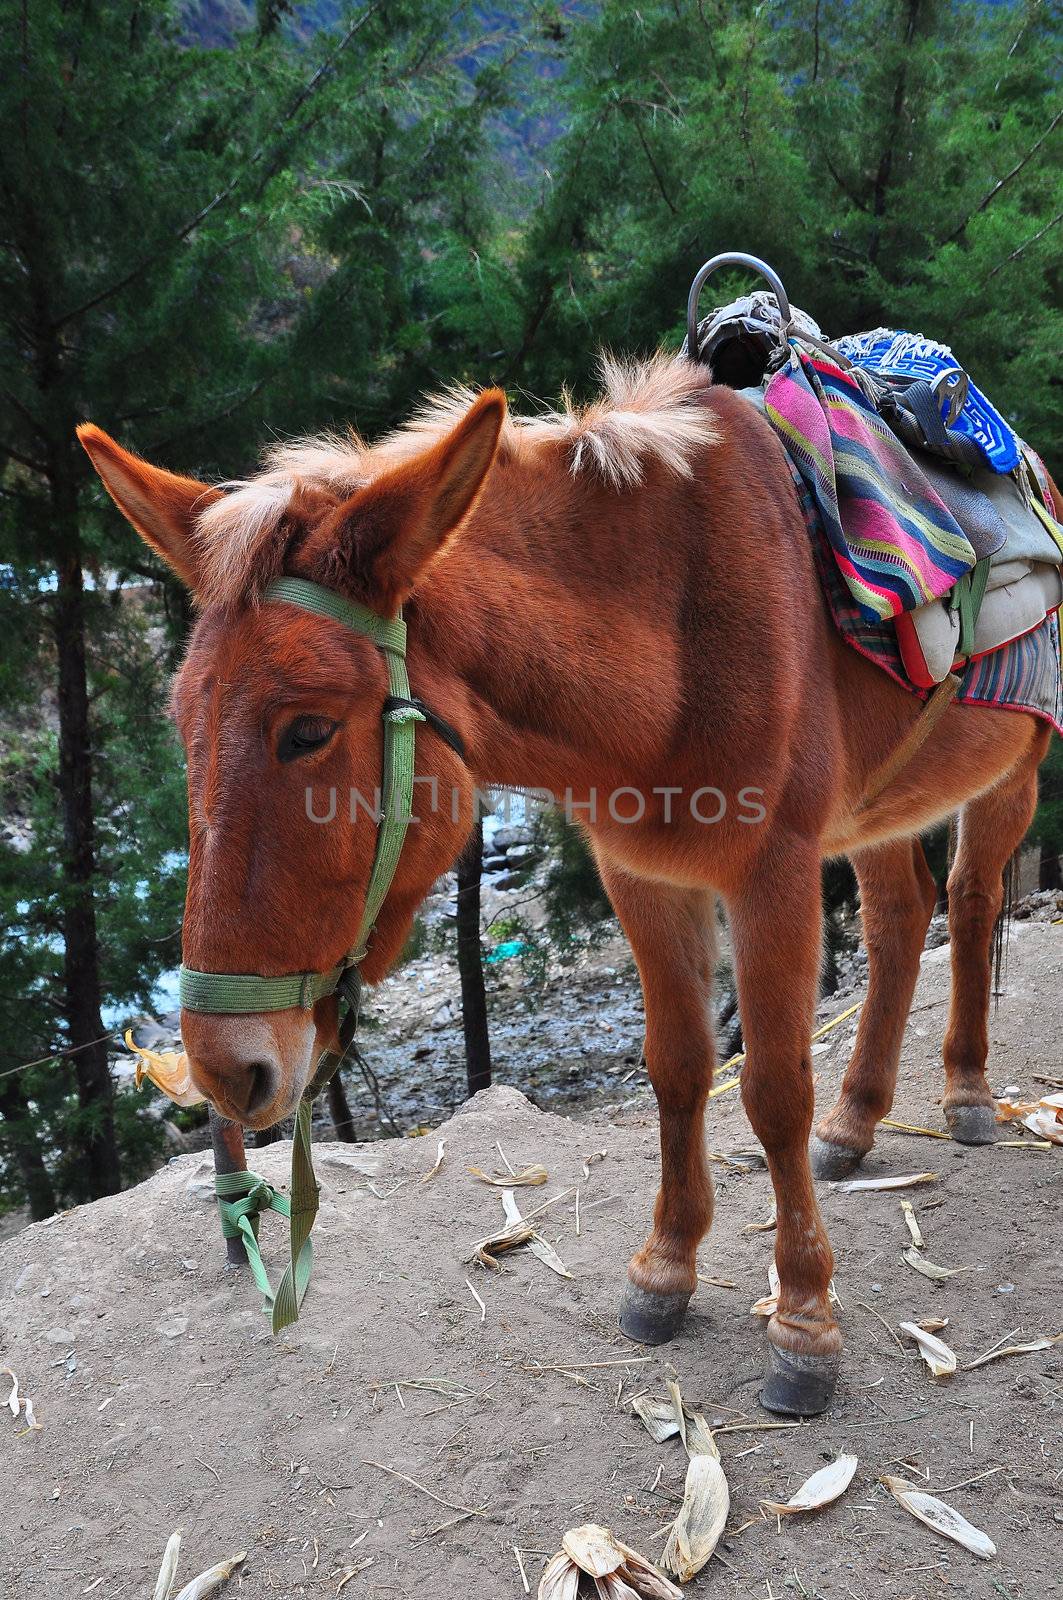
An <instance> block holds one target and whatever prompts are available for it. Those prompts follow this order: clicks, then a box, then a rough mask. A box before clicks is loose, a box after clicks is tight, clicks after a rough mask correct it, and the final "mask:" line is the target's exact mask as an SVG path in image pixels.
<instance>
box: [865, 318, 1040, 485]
mask: <svg viewBox="0 0 1063 1600" xmlns="http://www.w3.org/2000/svg"><path fill="white" fill-rule="evenodd" d="M836 342H837V347H838V349H839V350H840V351H841V353H842V355H844V356H848V358H849V360H850V361H851V362H853V364H854V365H855V366H858V367H866V368H867V370H868V371H869V372H880V373H882V375H883V376H884V377H891V378H911V380H912V382H913V383H916V382H918V381H919V380H920V379H924V380H925V381H927V382H930V383H933V382H934V380H935V379H936V378H939V377H940V376H941V374H942V373H943V372H953V371H955V369H956V368H957V367H958V366H959V362H958V361H957V360H956V357H955V356H954V355H953V353H952V351H951V350H950V349H949V347H948V345H947V344H938V342H937V340H935V339H927V338H925V337H924V336H923V335H922V334H921V333H902V332H898V331H896V330H894V329H892V328H875V329H873V330H872V332H871V333H853V334H849V335H848V336H847V337H846V338H844V339H839V340H837V341H836ZM952 427H953V429H954V431H955V432H956V433H962V434H963V435H964V436H965V437H966V438H968V439H972V440H973V441H974V443H975V444H976V445H977V446H978V448H979V450H980V451H981V452H982V454H983V456H984V457H985V460H986V465H987V466H988V467H991V468H992V470H993V471H994V472H1013V471H1014V470H1015V468H1016V467H1017V466H1018V464H1019V461H1020V459H1021V451H1020V447H1019V441H1018V440H1017V439H1016V437H1015V434H1014V433H1013V432H1012V430H1011V429H1010V428H1009V427H1008V424H1007V423H1006V422H1005V421H1004V418H1003V417H1002V416H1001V415H1000V412H999V411H998V410H997V409H996V407H995V406H993V405H991V404H990V402H989V401H988V400H987V399H986V397H985V395H984V394H983V393H982V391H981V390H980V389H978V388H976V387H975V385H974V384H973V383H971V382H970V380H969V379H968V389H967V398H966V400H965V401H964V405H963V410H962V411H961V412H960V414H959V416H958V417H957V418H956V421H955V422H954V423H953V424H952Z"/></svg>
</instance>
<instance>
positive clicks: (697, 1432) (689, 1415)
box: [631, 1379, 720, 1460]
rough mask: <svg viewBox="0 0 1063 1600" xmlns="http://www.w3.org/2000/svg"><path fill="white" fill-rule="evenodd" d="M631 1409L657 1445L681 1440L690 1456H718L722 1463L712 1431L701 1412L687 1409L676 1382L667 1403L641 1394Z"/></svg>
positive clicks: (669, 1386)
mask: <svg viewBox="0 0 1063 1600" xmlns="http://www.w3.org/2000/svg"><path fill="white" fill-rule="evenodd" d="M631 1409H632V1411H633V1412H634V1413H635V1415H636V1416H637V1417H638V1418H639V1419H640V1420H641V1422H642V1425H643V1427H644V1428H645V1429H646V1432H647V1433H648V1434H649V1436H650V1438H651V1439H652V1440H653V1442H654V1444H664V1442H665V1440H666V1439H675V1438H677V1437H678V1438H679V1440H680V1442H681V1443H682V1445H683V1448H684V1450H685V1451H686V1453H687V1455H688V1456H715V1457H716V1459H717V1460H719V1457H720V1452H719V1451H718V1450H717V1448H716V1441H715V1439H714V1438H713V1436H712V1429H711V1428H710V1427H709V1425H708V1423H707V1422H706V1421H705V1418H704V1416H703V1415H702V1413H701V1412H700V1411H695V1410H694V1408H693V1407H692V1406H689V1405H687V1403H686V1401H685V1400H684V1399H683V1396H682V1393H681V1392H680V1388H679V1385H678V1383H677V1382H676V1381H675V1379H670V1380H669V1383H668V1399H667V1400H663V1399H661V1398H659V1397H657V1396H654V1395H646V1394H640V1395H636V1396H635V1398H634V1400H632V1402H631Z"/></svg>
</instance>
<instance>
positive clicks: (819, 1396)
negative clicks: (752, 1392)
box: [760, 1344, 840, 1417]
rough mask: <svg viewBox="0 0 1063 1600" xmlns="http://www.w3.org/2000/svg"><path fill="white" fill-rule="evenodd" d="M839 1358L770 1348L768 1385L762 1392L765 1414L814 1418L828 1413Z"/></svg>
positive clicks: (832, 1396) (761, 1399)
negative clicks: (772, 1412)
mask: <svg viewBox="0 0 1063 1600" xmlns="http://www.w3.org/2000/svg"><path fill="white" fill-rule="evenodd" d="M839 1365H840V1363H839V1360H838V1357H837V1356H799V1355H796V1354H795V1353H794V1351H792V1350H777V1349H776V1348H775V1346H774V1345H773V1344H771V1345H769V1346H768V1381H767V1383H766V1384H765V1385H764V1387H763V1389H762V1390H761V1391H760V1403H761V1405H762V1406H763V1407H764V1409H765V1410H766V1411H778V1412H781V1414H782V1415H783V1416H784V1417H815V1416H818V1415H819V1413H820V1412H821V1411H826V1409H827V1407H828V1406H829V1405H830V1403H831V1400H832V1399H833V1398H834V1386H835V1384H836V1383H837V1382H838V1367H839Z"/></svg>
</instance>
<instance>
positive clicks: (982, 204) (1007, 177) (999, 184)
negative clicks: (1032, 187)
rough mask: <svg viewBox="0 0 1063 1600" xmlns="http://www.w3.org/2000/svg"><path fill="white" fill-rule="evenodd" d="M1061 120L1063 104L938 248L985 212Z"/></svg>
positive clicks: (958, 235)
mask: <svg viewBox="0 0 1063 1600" xmlns="http://www.w3.org/2000/svg"><path fill="white" fill-rule="evenodd" d="M1061 121H1063V106H1061V107H1060V109H1059V110H1058V111H1057V112H1056V114H1055V116H1054V117H1053V118H1052V120H1051V122H1050V123H1049V124H1048V127H1047V128H1046V129H1045V131H1044V133H1042V135H1041V137H1040V138H1039V139H1038V140H1037V141H1036V142H1035V143H1034V144H1032V145H1031V146H1030V148H1029V150H1027V152H1026V154H1025V155H1024V156H1023V158H1022V160H1021V161H1017V162H1016V163H1015V165H1014V166H1013V167H1012V169H1011V171H1010V172H1005V174H1004V176H1003V177H1002V178H998V179H997V181H996V183H995V184H994V185H993V187H992V188H991V189H990V190H989V192H988V194H986V195H984V196H983V197H982V199H981V200H980V201H979V202H978V204H977V205H976V206H975V208H974V210H973V211H969V212H968V213H967V215H966V216H965V217H964V219H963V221H962V222H961V223H960V224H959V226H958V227H956V228H953V230H952V232H951V233H950V234H948V235H947V237H946V238H944V239H942V241H941V243H940V245H939V246H938V249H941V248H943V247H944V246H945V245H947V244H954V243H955V241H956V240H957V239H958V238H959V237H960V235H961V233H963V231H964V229H965V228H966V227H967V224H968V223H969V222H970V221H971V220H972V218H974V217H977V216H978V215H979V214H980V213H981V212H983V211H984V210H985V208H986V206H988V205H989V203H990V201H991V200H995V199H996V197H997V195H998V194H999V193H1000V191H1001V189H1003V188H1004V187H1005V186H1006V185H1007V184H1009V183H1010V182H1011V180H1012V178H1017V177H1018V175H1019V173H1020V172H1021V171H1022V169H1023V167H1025V166H1028V165H1029V163H1030V162H1031V161H1032V160H1033V158H1034V156H1035V155H1036V154H1037V152H1038V150H1040V148H1041V146H1042V145H1043V144H1044V142H1045V140H1046V139H1047V138H1048V137H1049V135H1050V134H1052V133H1053V132H1054V131H1055V129H1056V128H1057V127H1058V126H1059V123H1060V122H1061Z"/></svg>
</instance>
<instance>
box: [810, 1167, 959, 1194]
mask: <svg viewBox="0 0 1063 1600" xmlns="http://www.w3.org/2000/svg"><path fill="white" fill-rule="evenodd" d="M937 1181H938V1175H937V1173H936V1172H906V1173H902V1174H900V1176H898V1177H896V1178H845V1179H843V1180H842V1181H841V1182H839V1183H832V1184H829V1185H828V1187H829V1188H831V1189H837V1191H838V1193H839V1194H870V1193H872V1192H873V1191H874V1190H876V1189H914V1188H915V1187H916V1186H917V1185H918V1184H921V1183H937Z"/></svg>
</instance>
